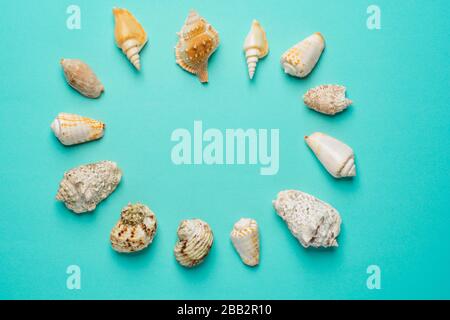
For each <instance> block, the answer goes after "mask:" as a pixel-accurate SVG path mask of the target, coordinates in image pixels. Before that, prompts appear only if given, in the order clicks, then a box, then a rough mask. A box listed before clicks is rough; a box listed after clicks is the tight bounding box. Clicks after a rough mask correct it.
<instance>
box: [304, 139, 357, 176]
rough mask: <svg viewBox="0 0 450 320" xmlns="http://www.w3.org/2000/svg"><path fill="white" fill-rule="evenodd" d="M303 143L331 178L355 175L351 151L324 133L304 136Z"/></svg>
mask: <svg viewBox="0 0 450 320" xmlns="http://www.w3.org/2000/svg"><path fill="white" fill-rule="evenodd" d="M305 142H306V144H307V145H308V146H309V147H310V148H311V150H312V151H313V152H314V154H315V155H316V157H317V158H318V159H319V161H320V162H321V163H322V165H323V166H324V167H325V169H327V171H328V172H329V173H330V174H331V175H332V176H333V177H335V178H344V177H353V176H355V175H356V167H355V156H354V153H353V150H352V148H350V147H349V146H348V145H346V144H345V143H343V142H342V141H339V140H338V139H336V138H333V137H331V136H329V135H326V134H325V133H322V132H315V133H313V134H311V135H309V136H306V137H305Z"/></svg>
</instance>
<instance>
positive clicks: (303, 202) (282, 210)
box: [273, 190, 341, 248]
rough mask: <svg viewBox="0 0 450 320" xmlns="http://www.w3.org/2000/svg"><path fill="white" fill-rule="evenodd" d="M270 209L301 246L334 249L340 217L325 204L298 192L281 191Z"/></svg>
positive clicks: (338, 231) (333, 209) (336, 244)
mask: <svg viewBox="0 0 450 320" xmlns="http://www.w3.org/2000/svg"><path fill="white" fill-rule="evenodd" d="M273 206H274V208H275V210H276V211H277V213H278V215H279V216H280V217H281V218H282V219H283V220H284V221H285V222H286V224H287V226H288V228H289V230H290V231H291V233H292V235H293V236H294V237H296V238H297V240H298V241H299V242H300V244H301V245H302V246H303V247H305V248H308V247H315V248H318V247H337V246H338V243H337V240H336V238H337V237H338V235H339V233H340V226H341V217H340V215H339V212H338V211H337V210H336V209H335V208H333V207H332V206H330V205H329V204H328V203H326V202H324V201H321V200H319V199H317V198H316V197H314V196H312V195H310V194H307V193H305V192H302V191H297V190H285V191H281V192H279V193H278V196H277V199H276V200H274V201H273Z"/></svg>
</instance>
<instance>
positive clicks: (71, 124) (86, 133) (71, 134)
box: [50, 113, 105, 146]
mask: <svg viewBox="0 0 450 320" xmlns="http://www.w3.org/2000/svg"><path fill="white" fill-rule="evenodd" d="M50 127H51V129H52V130H53V133H54V134H55V136H56V137H57V138H58V139H59V141H61V143H62V144H64V145H66V146H70V145H73V144H79V143H83V142H88V141H92V140H96V139H100V138H101V137H103V131H104V129H105V124H104V123H103V122H101V121H98V120H94V119H90V118H86V117H82V116H79V115H76V114H71V113H60V114H58V116H57V117H56V118H55V120H53V122H52V124H51V126H50Z"/></svg>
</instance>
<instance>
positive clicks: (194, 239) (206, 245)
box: [174, 219, 214, 268]
mask: <svg viewBox="0 0 450 320" xmlns="http://www.w3.org/2000/svg"><path fill="white" fill-rule="evenodd" d="M177 235H178V241H177V243H176V245H175V249H174V253H175V258H176V259H177V261H178V262H179V263H180V264H181V265H182V266H184V267H188V268H191V267H195V266H197V265H199V264H200V263H202V262H203V260H204V259H205V257H206V256H207V255H208V253H209V251H210V250H211V246H212V243H213V239H214V237H213V233H212V230H211V228H210V226H209V225H208V224H207V223H206V222H204V221H202V220H200V219H191V220H183V221H182V222H181V223H180V225H179V226H178V230H177Z"/></svg>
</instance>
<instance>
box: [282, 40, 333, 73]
mask: <svg viewBox="0 0 450 320" xmlns="http://www.w3.org/2000/svg"><path fill="white" fill-rule="evenodd" d="M324 48H325V40H324V38H323V36H322V34H321V33H319V32H316V33H314V34H312V35H310V36H309V37H307V38H306V39H304V40H302V41H300V42H299V43H297V44H296V45H294V46H293V47H292V48H290V49H289V50H287V51H286V52H285V53H284V54H283V55H282V56H281V65H282V66H283V69H284V72H286V73H288V74H290V75H291V76H295V77H299V78H304V77H306V76H307V75H308V74H309V73H310V72H311V71H312V69H313V68H314V67H315V65H316V64H317V61H319V58H320V55H321V54H322V52H323V49H324Z"/></svg>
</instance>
